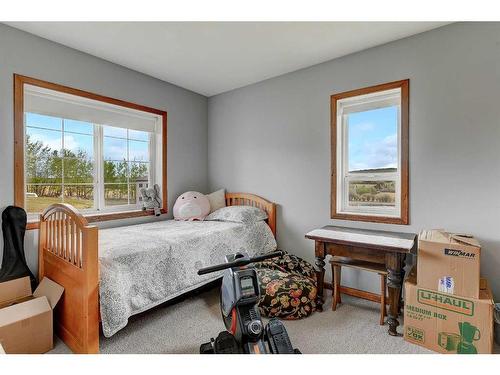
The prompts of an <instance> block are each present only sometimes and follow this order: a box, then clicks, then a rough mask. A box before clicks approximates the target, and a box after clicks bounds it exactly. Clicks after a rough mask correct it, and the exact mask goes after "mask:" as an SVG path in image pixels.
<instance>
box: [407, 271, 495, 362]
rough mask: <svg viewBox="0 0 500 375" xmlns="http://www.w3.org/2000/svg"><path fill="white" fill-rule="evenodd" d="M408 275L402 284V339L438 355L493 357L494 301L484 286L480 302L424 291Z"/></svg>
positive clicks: (428, 290) (413, 276)
mask: <svg viewBox="0 0 500 375" xmlns="http://www.w3.org/2000/svg"><path fill="white" fill-rule="evenodd" d="M415 281H416V277H415V275H414V274H410V276H409V277H408V279H407V281H406V282H405V293H406V294H405V308H404V315H405V316H404V337H405V340H406V341H409V342H411V343H414V344H417V345H420V346H423V347H425V348H428V349H430V350H434V351H436V352H440V353H458V354H475V353H482V354H486V353H492V351H493V299H492V294H491V290H490V289H489V287H488V286H487V285H486V288H485V289H482V290H480V293H479V298H478V299H475V298H469V297H459V296H455V295H451V294H448V293H441V292H438V291H436V290H431V289H427V288H424V287H422V286H420V285H418V284H416V283H415Z"/></svg>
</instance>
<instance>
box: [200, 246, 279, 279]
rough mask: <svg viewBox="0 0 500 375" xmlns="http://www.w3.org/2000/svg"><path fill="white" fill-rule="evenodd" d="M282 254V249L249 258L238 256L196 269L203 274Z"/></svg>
mask: <svg viewBox="0 0 500 375" xmlns="http://www.w3.org/2000/svg"><path fill="white" fill-rule="evenodd" d="M284 254H285V253H284V252H283V251H275V252H273V253H269V254H264V255H257V256H256V257H253V258H250V259H245V258H240V259H236V260H234V261H232V262H229V263H223V264H217V265H215V266H210V267H205V268H200V269H199V270H198V275H205V274H207V273H211V272H216V271H221V270H225V269H226V268H233V267H242V266H246V265H247V264H250V263H255V262H262V261H263V260H266V259H270V258H276V257H280V256H282V255H284Z"/></svg>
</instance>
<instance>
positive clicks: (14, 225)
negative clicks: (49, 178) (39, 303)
mask: <svg viewBox="0 0 500 375" xmlns="http://www.w3.org/2000/svg"><path fill="white" fill-rule="evenodd" d="M26 223H27V218H26V211H24V210H23V209H22V208H20V207H15V206H8V207H7V208H6V209H5V210H4V211H3V212H2V232H3V259H2V267H1V268H0V282H4V281H9V280H14V279H17V278H20V277H24V276H29V277H30V280H31V288H32V290H34V289H35V287H36V279H35V276H33V273H32V272H31V270H30V269H29V268H28V265H27V264H26V257H25V255H24V234H25V233H26Z"/></svg>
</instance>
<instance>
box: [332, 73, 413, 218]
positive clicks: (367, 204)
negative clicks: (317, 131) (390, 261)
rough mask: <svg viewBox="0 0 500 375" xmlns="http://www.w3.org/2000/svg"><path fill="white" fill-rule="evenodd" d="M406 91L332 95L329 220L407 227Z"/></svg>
mask: <svg viewBox="0 0 500 375" xmlns="http://www.w3.org/2000/svg"><path fill="white" fill-rule="evenodd" d="M408 88H409V81H408V80H405V81H399V82H393V83H388V84H383V85H378V86H374V87H369V88H364V89H360V90H354V91H349V92H346V93H341V94H336V95H332V97H331V105H332V107H331V108H332V125H331V132H332V197H331V211H332V218H334V219H344V220H360V221H373V222H383V223H393V224H408Z"/></svg>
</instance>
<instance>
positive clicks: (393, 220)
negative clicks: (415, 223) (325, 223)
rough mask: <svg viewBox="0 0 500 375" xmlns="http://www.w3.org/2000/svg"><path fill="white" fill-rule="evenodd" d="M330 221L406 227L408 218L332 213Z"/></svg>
mask: <svg viewBox="0 0 500 375" xmlns="http://www.w3.org/2000/svg"><path fill="white" fill-rule="evenodd" d="M331 218H332V219H336V220H350V221H366V222H371V223H382V224H399V225H408V224H409V220H408V218H404V217H393V216H375V215H355V214H344V213H333V214H332V215H331Z"/></svg>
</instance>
